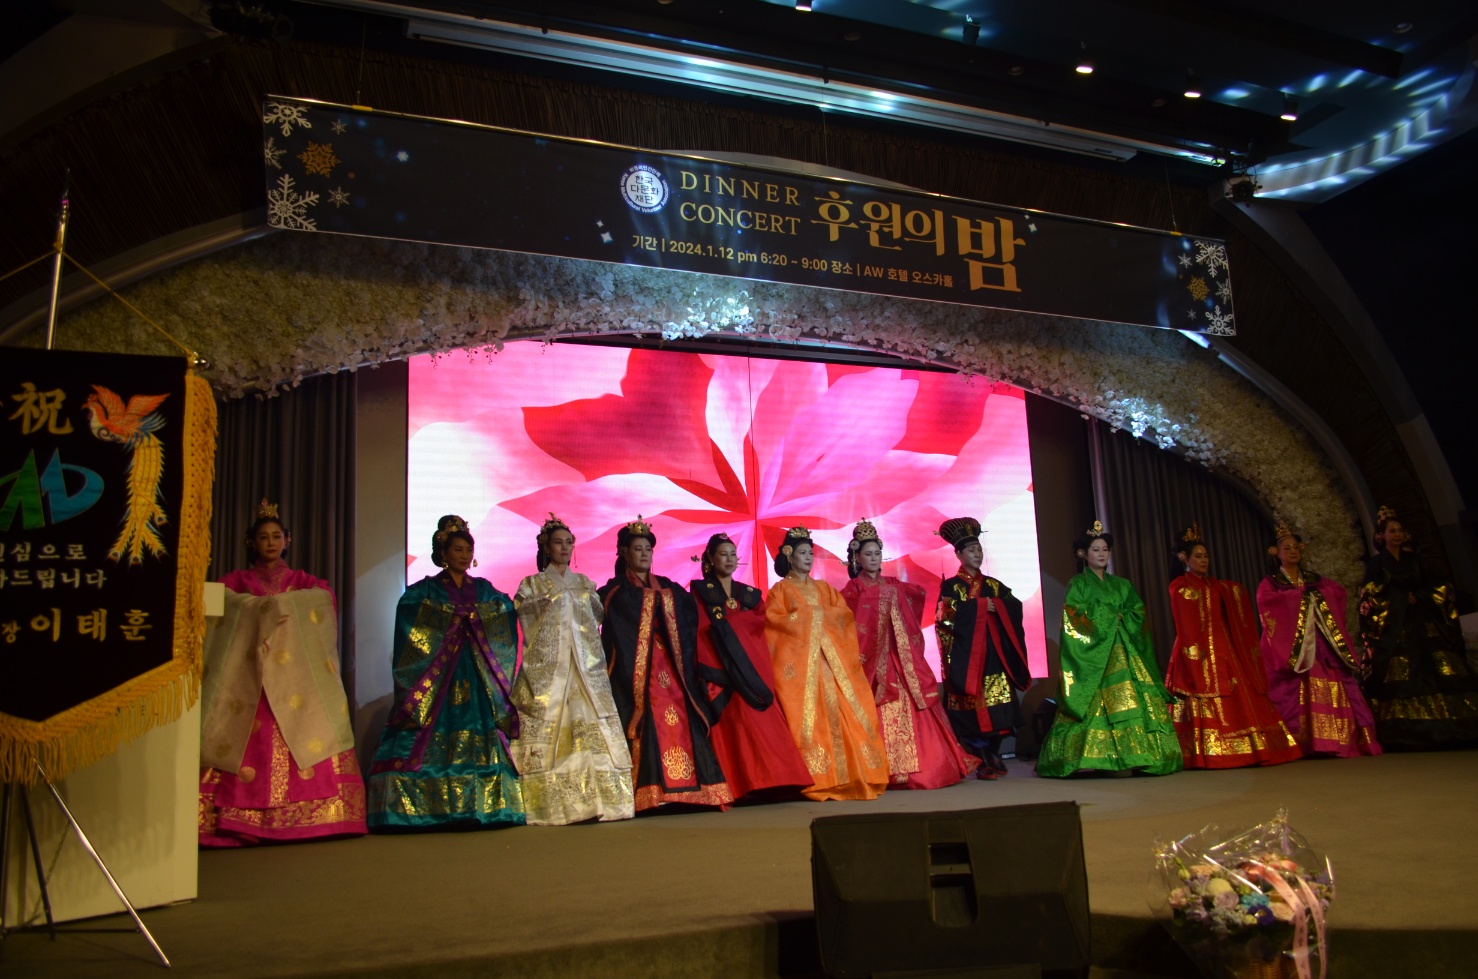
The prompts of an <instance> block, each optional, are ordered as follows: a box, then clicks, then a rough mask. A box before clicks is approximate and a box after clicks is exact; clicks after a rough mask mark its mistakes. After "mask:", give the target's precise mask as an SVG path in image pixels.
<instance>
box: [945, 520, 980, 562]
mask: <svg viewBox="0 0 1478 979" xmlns="http://www.w3.org/2000/svg"><path fill="white" fill-rule="evenodd" d="M935 533H936V534H938V535H939V536H940V537H943V538H944V539H945V540H946V541H947V542H948V543H949V544H950V546H951V547H953V548H954V549H955V553H956V554H958V553H959V552H960V551H963V550H964V549H965V548H967V547H969V546H970V545H971V544H979V543H980V521H979V520H976V519H975V518H974V517H954V518H952V519H949V520H946V521H945V522H944V523H942V524H940V525H939V529H938V530H936V531H935Z"/></svg>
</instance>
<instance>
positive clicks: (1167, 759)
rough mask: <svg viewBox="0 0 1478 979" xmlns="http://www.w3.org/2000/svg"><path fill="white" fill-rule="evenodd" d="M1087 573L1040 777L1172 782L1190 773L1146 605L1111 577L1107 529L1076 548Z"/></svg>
mask: <svg viewBox="0 0 1478 979" xmlns="http://www.w3.org/2000/svg"><path fill="white" fill-rule="evenodd" d="M1073 546H1074V550H1076V552H1077V555H1078V558H1079V559H1080V560H1082V561H1083V563H1084V564H1085V565H1086V567H1085V568H1084V569H1083V570H1082V571H1080V572H1079V573H1078V574H1076V575H1075V576H1073V580H1072V581H1071V582H1069V584H1068V586H1067V598H1066V599H1064V600H1063V605H1062V639H1061V640H1060V642H1059V644H1058V650H1059V652H1060V654H1061V657H1062V681H1061V683H1062V686H1061V689H1060V691H1059V695H1058V698H1057V719H1056V721H1054V722H1053V724H1052V730H1051V731H1050V732H1048V734H1047V738H1046V740H1045V741H1043V742H1042V753H1041V755H1039V756H1038V758H1037V774H1038V775H1047V776H1051V777H1053V778H1066V777H1067V776H1069V775H1073V774H1075V773H1077V772H1082V771H1101V772H1126V773H1127V772H1131V771H1140V772H1144V773H1145V774H1147V775H1168V774H1170V773H1171V772H1178V771H1180V770H1181V768H1182V767H1183V761H1182V758H1181V753H1180V741H1179V739H1178V738H1177V737H1176V735H1175V728H1174V727H1173V726H1172V725H1171V723H1170V714H1169V711H1168V710H1167V709H1166V706H1165V705H1166V704H1167V703H1169V701H1170V693H1169V691H1167V690H1166V689H1165V683H1164V681H1163V680H1162V679H1161V678H1160V667H1159V664H1158V663H1156V662H1155V651H1154V649H1153V648H1152V647H1151V646H1150V636H1149V632H1148V630H1147V629H1146V626H1145V621H1144V599H1142V598H1140V597H1139V593H1138V592H1136V591H1135V590H1134V586H1133V585H1132V584H1130V583H1129V582H1128V581H1127V580H1126V579H1124V578H1120V577H1118V576H1117V575H1111V574H1109V573H1108V563H1109V555H1110V553H1111V552H1112V551H1113V549H1114V539H1113V537H1112V536H1111V535H1109V534H1107V533H1104V530H1103V524H1101V523H1099V522H1098V521H1097V520H1095V521H1093V529H1092V530H1089V531H1088V533H1087V534H1085V535H1084V536H1083V537H1081V538H1079V539H1078V540H1077V541H1076V542H1075V543H1074V545H1073Z"/></svg>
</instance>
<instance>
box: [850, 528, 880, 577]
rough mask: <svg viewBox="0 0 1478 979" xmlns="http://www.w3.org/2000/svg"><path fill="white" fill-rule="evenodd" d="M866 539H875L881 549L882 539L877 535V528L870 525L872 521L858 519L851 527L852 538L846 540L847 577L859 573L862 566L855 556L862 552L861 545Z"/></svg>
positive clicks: (855, 575)
mask: <svg viewBox="0 0 1478 979" xmlns="http://www.w3.org/2000/svg"><path fill="white" fill-rule="evenodd" d="M868 541H875V542H876V543H877V545H878V549H879V550H881V549H882V546H883V539H882V538H881V537H879V536H878V530H877V528H876V527H874V526H873V525H872V521H871V520H862V521H859V522H858V524H857V526H855V527H853V528H852V539H851V540H849V541H848V542H847V577H849V578H855V577H857V575H858V574H859V573H861V571H862V566H861V565H859V564H858V563H857V557H858V555H859V554H861V553H862V545H863V544H866V543H867V542H868Z"/></svg>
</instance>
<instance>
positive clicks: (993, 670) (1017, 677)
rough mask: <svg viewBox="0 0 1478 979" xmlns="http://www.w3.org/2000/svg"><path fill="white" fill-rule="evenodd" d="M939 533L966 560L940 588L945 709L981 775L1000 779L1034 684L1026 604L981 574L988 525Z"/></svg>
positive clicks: (953, 525)
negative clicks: (1005, 750) (1022, 696)
mask: <svg viewBox="0 0 1478 979" xmlns="http://www.w3.org/2000/svg"><path fill="white" fill-rule="evenodd" d="M939 536H940V537H943V538H944V539H945V540H946V541H948V542H949V543H950V545H951V546H953V547H954V549H955V556H956V557H958V558H959V559H960V570H959V573H958V574H956V575H955V576H954V577H953V578H949V579H947V580H946V581H945V582H944V584H942V585H941V586H940V588H939V608H938V610H937V611H936V612H935V614H934V628H935V630H936V631H937V633H938V635H939V656H940V659H941V660H942V661H943V662H942V663H941V664H940V665H941V667H942V669H941V672H942V673H943V674H944V693H945V696H944V706H945V711H946V713H948V715H949V723H950V726H951V727H953V728H954V732H955V737H956V738H958V739H959V741H960V746H961V747H963V748H964V749H965V750H966V751H968V752H969V753H970V754H972V755H975V756H976V757H978V758H980V759H981V761H982V762H984V764H982V765H981V766H980V767H979V768H978V769H976V772H975V776H976V778H982V779H993V778H1000V777H1001V776H1002V775H1005V774H1006V762H1005V760H1004V759H1003V758H1002V757H1001V741H1002V739H1004V738H1005V737H1006V736H1007V735H1010V734H1013V733H1015V731H1016V729H1017V728H1018V727H1020V726H1021V702H1020V700H1019V698H1018V695H1017V691H1019V690H1025V689H1026V688H1027V687H1028V686H1029V685H1030V684H1031V670H1030V669H1029V668H1028V667H1027V662H1026V636H1025V634H1024V633H1023V631H1022V620H1021V601H1020V600H1019V599H1018V598H1016V596H1014V595H1012V594H1011V589H1010V588H1007V587H1006V586H1005V585H1004V584H1002V583H1001V582H1000V581H998V580H996V579H995V578H992V577H990V576H989V575H987V574H985V573H984V572H982V571H981V570H980V566H981V564H982V563H983V562H984V560H985V550H984V548H982V547H981V546H980V521H978V520H975V519H974V518H971V517H956V518H954V519H952V520H946V521H945V522H944V523H943V524H941V525H940V527H939Z"/></svg>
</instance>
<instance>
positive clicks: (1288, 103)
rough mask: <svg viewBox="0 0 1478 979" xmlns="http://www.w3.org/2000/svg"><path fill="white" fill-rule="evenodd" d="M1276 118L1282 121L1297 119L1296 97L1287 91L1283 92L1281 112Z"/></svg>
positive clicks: (1295, 120) (1294, 120)
mask: <svg viewBox="0 0 1478 979" xmlns="http://www.w3.org/2000/svg"><path fill="white" fill-rule="evenodd" d="M1278 118H1279V119H1282V120H1283V121H1284V122H1297V121H1298V99H1296V98H1294V97H1293V96H1291V95H1289V94H1288V93H1287V92H1284V93H1283V114H1282V115H1280V116H1279V117H1278Z"/></svg>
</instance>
